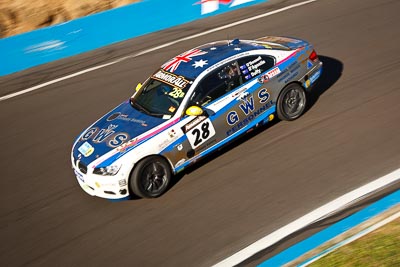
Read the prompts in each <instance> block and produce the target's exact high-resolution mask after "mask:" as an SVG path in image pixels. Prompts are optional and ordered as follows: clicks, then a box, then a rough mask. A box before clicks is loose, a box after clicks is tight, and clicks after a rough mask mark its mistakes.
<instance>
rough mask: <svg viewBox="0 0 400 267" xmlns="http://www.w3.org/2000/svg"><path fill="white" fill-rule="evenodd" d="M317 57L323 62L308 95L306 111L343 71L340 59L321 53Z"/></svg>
mask: <svg viewBox="0 0 400 267" xmlns="http://www.w3.org/2000/svg"><path fill="white" fill-rule="evenodd" d="M318 57H319V59H320V60H321V61H322V63H323V66H322V75H321V77H320V79H319V81H318V83H317V84H316V86H315V87H314V88H313V89H312V92H311V93H310V94H309V95H308V99H307V107H306V112H307V111H308V110H310V109H311V108H312V107H313V106H314V105H315V103H316V102H317V101H318V98H319V97H320V96H321V95H322V94H323V93H325V92H326V91H327V90H329V88H331V87H332V86H333V85H334V84H335V83H336V82H337V81H338V80H339V79H340V77H341V76H342V72H343V63H342V62H341V61H339V60H337V59H334V58H331V57H326V56H321V55H319V56H318Z"/></svg>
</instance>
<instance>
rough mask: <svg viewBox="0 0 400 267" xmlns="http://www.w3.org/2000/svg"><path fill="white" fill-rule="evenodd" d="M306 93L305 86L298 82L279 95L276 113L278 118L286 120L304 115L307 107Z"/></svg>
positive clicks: (284, 89)
mask: <svg viewBox="0 0 400 267" xmlns="http://www.w3.org/2000/svg"><path fill="white" fill-rule="evenodd" d="M306 103H307V99H306V93H305V92H304V89H303V87H301V86H300V85H299V84H297V83H291V84H289V85H288V86H286V87H285V88H283V90H282V92H281V93H280V95H279V97H278V101H277V104H276V113H277V114H278V118H279V119H281V120H285V121H292V120H295V119H297V118H299V117H300V116H301V115H303V113H304V110H305V108H306Z"/></svg>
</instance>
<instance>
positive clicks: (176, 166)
mask: <svg viewBox="0 0 400 267" xmlns="http://www.w3.org/2000/svg"><path fill="white" fill-rule="evenodd" d="M185 161H186V160H185V159H181V160H179V161H178V162H177V163H176V164H175V168H178V167H179V166H181V165H182V164H183V163H185Z"/></svg>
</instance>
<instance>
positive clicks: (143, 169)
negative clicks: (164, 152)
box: [129, 156, 172, 198]
mask: <svg viewBox="0 0 400 267" xmlns="http://www.w3.org/2000/svg"><path fill="white" fill-rule="evenodd" d="M171 176H172V174H171V168H170V166H169V164H168V162H167V161H166V160H165V159H164V158H161V157H158V156H151V157H148V158H145V159H143V160H141V161H140V162H139V163H137V165H136V166H135V167H134V169H133V171H132V173H131V176H130V179H129V187H130V189H131V191H132V192H133V193H134V194H135V195H137V196H138V197H142V198H155V197H159V196H161V195H162V194H163V193H164V192H165V191H166V190H167V188H168V185H169V182H170V181H171Z"/></svg>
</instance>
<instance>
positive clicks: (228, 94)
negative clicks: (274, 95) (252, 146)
mask: <svg viewBox="0 0 400 267" xmlns="http://www.w3.org/2000/svg"><path fill="white" fill-rule="evenodd" d="M273 64H274V59H273V58H270V57H267V56H259V55H255V56H246V57H243V58H240V59H237V60H232V61H230V62H228V63H226V64H224V65H222V66H221V67H218V68H216V69H215V70H213V71H211V72H210V73H209V74H208V75H207V76H205V77H204V78H203V79H202V80H201V81H200V82H199V83H198V85H197V87H196V89H195V90H194V93H193V94H192V95H191V97H190V100H189V104H188V106H191V105H195V106H200V107H201V108H202V109H203V110H204V112H203V114H202V115H200V116H197V117H196V118H195V119H193V120H192V121H190V123H188V124H187V125H185V126H184V127H183V128H182V129H183V131H184V133H185V135H186V136H187V139H188V141H189V143H190V149H189V151H188V155H189V156H195V155H199V154H200V155H203V154H206V153H208V152H210V151H212V150H214V149H215V148H218V147H219V146H221V145H223V144H225V143H226V142H228V141H229V140H230V139H232V138H233V137H235V136H236V135H238V134H240V133H241V132H243V131H244V130H246V128H247V126H249V125H250V124H251V123H250V122H251V120H252V119H253V118H255V115H254V113H255V112H258V113H262V112H261V111H262V110H261V111H260V108H261V107H263V106H264V105H265V102H266V101H267V100H268V98H269V97H268V90H267V89H266V88H264V90H262V91H260V90H259V87H260V86H261V85H262V84H261V83H258V82H257V80H256V77H257V76H258V75H259V74H261V73H263V72H264V71H266V70H268V69H269V68H271V67H272V66H273ZM264 109H265V107H264ZM257 116H258V114H257Z"/></svg>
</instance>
